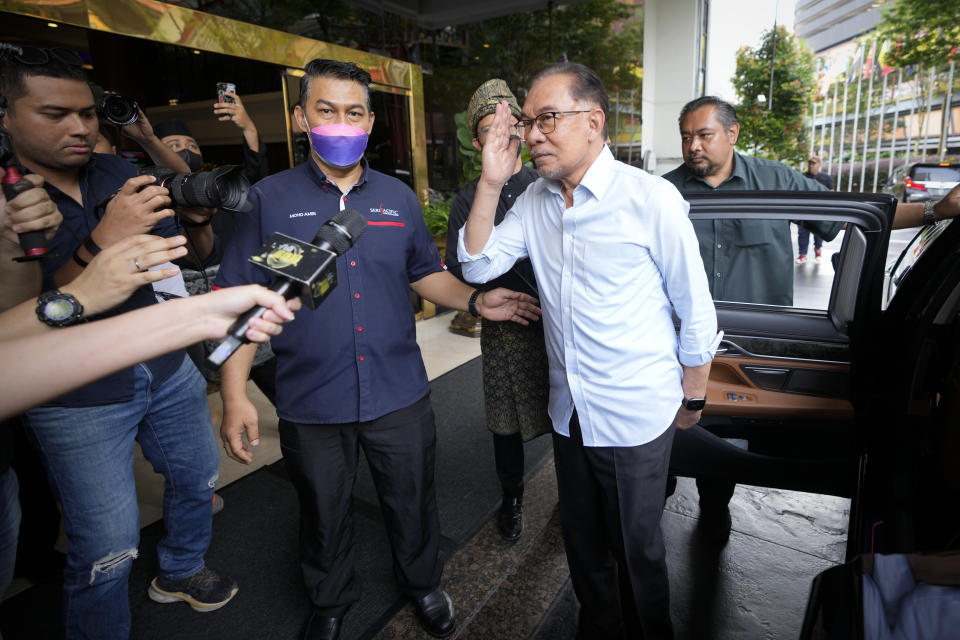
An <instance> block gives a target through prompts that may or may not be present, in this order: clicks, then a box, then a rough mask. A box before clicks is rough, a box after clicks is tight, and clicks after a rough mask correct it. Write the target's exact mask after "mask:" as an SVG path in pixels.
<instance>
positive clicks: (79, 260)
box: [73, 247, 90, 269]
mask: <svg viewBox="0 0 960 640" xmlns="http://www.w3.org/2000/svg"><path fill="white" fill-rule="evenodd" d="M78 251H80V247H77V248H76V249H74V251H73V261H74V262H76V263H77V264H78V265H80V267H81V268H83V269H86V268H87V265H88V264H90V263H89V262H87V261H86V260H84V259H83V258H81V257H80V254H79V253H78Z"/></svg>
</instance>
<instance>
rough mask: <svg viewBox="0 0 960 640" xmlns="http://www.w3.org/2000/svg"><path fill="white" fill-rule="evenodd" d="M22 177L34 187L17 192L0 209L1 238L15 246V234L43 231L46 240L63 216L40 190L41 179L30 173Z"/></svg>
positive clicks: (17, 241)
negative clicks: (0, 221)
mask: <svg viewBox="0 0 960 640" xmlns="http://www.w3.org/2000/svg"><path fill="white" fill-rule="evenodd" d="M24 178H25V179H26V180H27V181H29V182H30V183H32V184H33V186H32V187H30V188H29V189H27V190H26V191H23V192H21V193H19V194H18V195H17V196H16V197H15V198H13V199H12V200H9V201H7V202H6V204H5V206H3V207H2V208H0V219H2V221H3V237H4V238H6V239H7V240H9V241H11V242H13V243H15V244H20V240H19V239H18V238H17V234H18V233H26V232H28V231H43V232H44V235H45V236H46V237H47V239H48V240H49V239H50V238H52V237H53V234H54V233H56V231H57V228H58V227H59V226H60V223H61V222H63V216H62V215H61V214H60V210H59V209H58V208H57V205H56V204H54V202H53V200H51V199H50V194H49V193H47V190H46V189H44V188H43V178H42V177H41V176H39V175H37V174H35V173H30V174H27V175H26V176H24Z"/></svg>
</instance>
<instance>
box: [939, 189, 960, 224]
mask: <svg viewBox="0 0 960 640" xmlns="http://www.w3.org/2000/svg"><path fill="white" fill-rule="evenodd" d="M933 213H934V215H935V216H936V218H937V220H948V219H950V218H956V217H957V216H958V215H960V184H958V185H956V186H954V187H953V189H950V191H949V193H947V195H945V196H943V198H942V199H941V200H940V202H938V203H937V204H935V205H934V206H933Z"/></svg>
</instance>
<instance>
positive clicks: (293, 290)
mask: <svg viewBox="0 0 960 640" xmlns="http://www.w3.org/2000/svg"><path fill="white" fill-rule="evenodd" d="M366 227H367V219H366V218H364V217H363V214H361V213H360V212H358V211H356V210H355V209H344V210H343V211H341V212H340V213H338V214H337V215H336V216H334V217H333V218H331V219H330V220H327V221H326V222H324V223H323V225H322V226H321V227H320V230H319V231H317V235H316V236H314V238H313V241H312V242H309V243H308V242H304V241H303V240H297V239H296V238H291V237H290V236H287V235H284V234H282V233H274V234H273V235H272V236H270V237H269V238H268V239H267V241H266V242H265V243H264V245H263V246H262V247H260V251H259V252H258V253H257V254H256V255H254V256H251V258H250V262H252V263H253V264H255V265H257V266H258V267H260V268H261V269H264V270H266V271H269V272H271V273H273V274H274V276H275V277H274V280H273V283H272V284H271V285H270V290H271V291H276V292H277V293H279V294H280V295H282V296H283V297H284V298H286V299H287V300H291V299H293V298H295V297H297V296H300V298H301V300H303V303H304V304H305V305H306V306H307V307H309V308H311V309H316V308H317V307H318V306H319V305H320V303H321V302H323V301H324V300H325V299H326V297H327V295H328V294H329V293H330V292H331V291H332V290H333V288H334V287H336V286H337V265H336V260H337V256H339V255H341V254H343V253H346V251H347V250H348V249H349V248H350V247H352V246H353V245H354V243H355V242H356V241H357V238H358V237H360V234H362V233H363V232H364V231H365V230H366ZM266 311H267V308H266V307H254V308H253V309H251V310H250V311H247V312H246V313H245V314H243V315H242V316H240V317H239V318H238V319H237V321H236V322H234V323H233V325H232V326H231V327H230V329H229V330H228V331H227V337H226V338H224V339H223V341H222V342H221V343H220V344H219V345H218V346H217V348H216V349H214V350H213V352H212V353H211V354H210V355H209V356H207V362H209V363H210V364H211V365H213V366H214V367H219V366H220V365H222V364H223V363H224V362H226V361H227V358H229V357H230V356H232V355H233V353H234V352H235V351H236V350H237V349H239V348H240V346H241V345H243V344H245V343H248V342H250V341H249V340H247V337H246V333H247V330H248V329H249V328H250V320H251V319H253V318H259V317H260V316H262V315H263V314H264V313H266Z"/></svg>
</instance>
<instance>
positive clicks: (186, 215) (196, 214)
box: [176, 207, 217, 224]
mask: <svg viewBox="0 0 960 640" xmlns="http://www.w3.org/2000/svg"><path fill="white" fill-rule="evenodd" d="M176 212H177V215H178V216H180V217H181V218H183V219H185V220H187V221H188V222H192V223H193V224H206V223H207V222H208V221H209V220H210V218H212V217H213V214H215V213H216V212H217V210H216V209H215V208H213V207H177V208H176Z"/></svg>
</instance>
